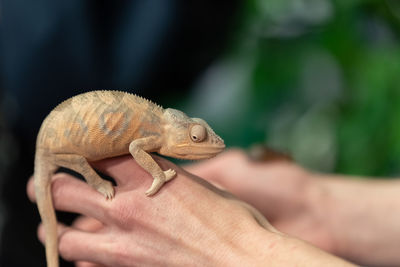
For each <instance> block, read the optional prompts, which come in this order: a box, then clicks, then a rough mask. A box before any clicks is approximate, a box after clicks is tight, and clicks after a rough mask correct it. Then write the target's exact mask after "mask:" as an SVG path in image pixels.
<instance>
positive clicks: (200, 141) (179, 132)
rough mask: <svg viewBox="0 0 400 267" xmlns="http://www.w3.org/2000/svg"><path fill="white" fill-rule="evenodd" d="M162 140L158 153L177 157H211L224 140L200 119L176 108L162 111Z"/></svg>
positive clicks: (219, 148)
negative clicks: (190, 116)
mask: <svg viewBox="0 0 400 267" xmlns="http://www.w3.org/2000/svg"><path fill="white" fill-rule="evenodd" d="M163 122H164V135H163V137H164V142H163V146H162V147H161V148H160V150H159V153H160V154H162V155H165V156H170V157H174V158H179V159H206V158H211V157H213V156H215V155H216V154H218V153H219V152H221V151H222V150H223V149H224V148H225V144H224V141H223V140H222V139H221V137H219V136H218V135H216V134H215V133H214V131H213V130H212V129H211V127H210V126H209V125H208V124H207V123H206V122H205V121H204V120H202V119H198V118H189V117H188V116H186V114H185V113H183V112H181V111H179V110H176V109H170V108H169V109H166V110H165V112H164V119H163Z"/></svg>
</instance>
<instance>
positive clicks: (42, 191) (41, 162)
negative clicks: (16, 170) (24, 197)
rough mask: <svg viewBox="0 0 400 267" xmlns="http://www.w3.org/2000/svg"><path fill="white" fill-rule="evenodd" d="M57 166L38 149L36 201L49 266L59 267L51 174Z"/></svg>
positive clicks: (36, 160) (35, 176) (35, 177)
mask: <svg viewBox="0 0 400 267" xmlns="http://www.w3.org/2000/svg"><path fill="white" fill-rule="evenodd" d="M56 169H57V166H56V165H55V164H54V163H52V161H51V160H49V157H48V155H46V153H45V152H44V151H43V150H41V149H37V150H36V155H35V171H34V184H35V194H36V202H37V206H38V209H39V213H40V217H41V219H42V223H43V226H44V229H45V233H46V240H45V241H46V244H45V247H46V261H47V267H58V266H59V263H58V240H57V238H58V235H57V218H56V214H55V211H54V207H53V203H52V197H51V176H52V175H53V173H54V171H55V170H56Z"/></svg>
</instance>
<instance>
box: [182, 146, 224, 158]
mask: <svg viewBox="0 0 400 267" xmlns="http://www.w3.org/2000/svg"><path fill="white" fill-rule="evenodd" d="M224 148H225V144H223V143H222V144H218V145H216V144H213V145H210V146H205V145H204V144H203V145H188V146H180V147H179V148H177V150H176V151H175V153H176V155H175V156H176V157H177V158H181V159H191V160H192V159H208V158H212V157H214V156H215V155H217V154H218V153H220V152H221V151H222V150H224Z"/></svg>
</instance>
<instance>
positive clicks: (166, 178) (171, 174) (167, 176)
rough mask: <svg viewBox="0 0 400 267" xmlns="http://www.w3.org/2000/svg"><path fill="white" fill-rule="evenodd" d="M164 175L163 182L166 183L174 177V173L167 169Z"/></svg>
mask: <svg viewBox="0 0 400 267" xmlns="http://www.w3.org/2000/svg"><path fill="white" fill-rule="evenodd" d="M164 174H165V181H166V182H168V181H169V180H171V179H172V178H174V177H175V175H176V171H175V170H173V169H169V170H166V171H164Z"/></svg>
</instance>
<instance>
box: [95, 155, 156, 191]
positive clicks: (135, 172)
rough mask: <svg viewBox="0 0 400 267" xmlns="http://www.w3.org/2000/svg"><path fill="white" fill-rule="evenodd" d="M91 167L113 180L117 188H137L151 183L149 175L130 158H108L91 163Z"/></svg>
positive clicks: (128, 156)
mask: <svg viewBox="0 0 400 267" xmlns="http://www.w3.org/2000/svg"><path fill="white" fill-rule="evenodd" d="M91 165H92V166H93V167H94V168H95V169H96V170H98V171H99V172H101V173H103V174H105V175H108V176H110V177H111V178H113V179H114V180H115V181H116V183H117V185H118V187H120V188H125V187H129V189H131V188H138V187H141V186H143V188H145V186H144V184H147V183H151V180H152V179H151V178H152V177H151V175H150V174H149V173H148V172H146V171H145V170H144V169H143V168H142V167H140V166H139V164H137V163H136V161H135V160H134V159H133V157H132V156H130V155H126V156H121V157H115V158H109V159H105V160H100V161H96V162H92V163H91Z"/></svg>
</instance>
